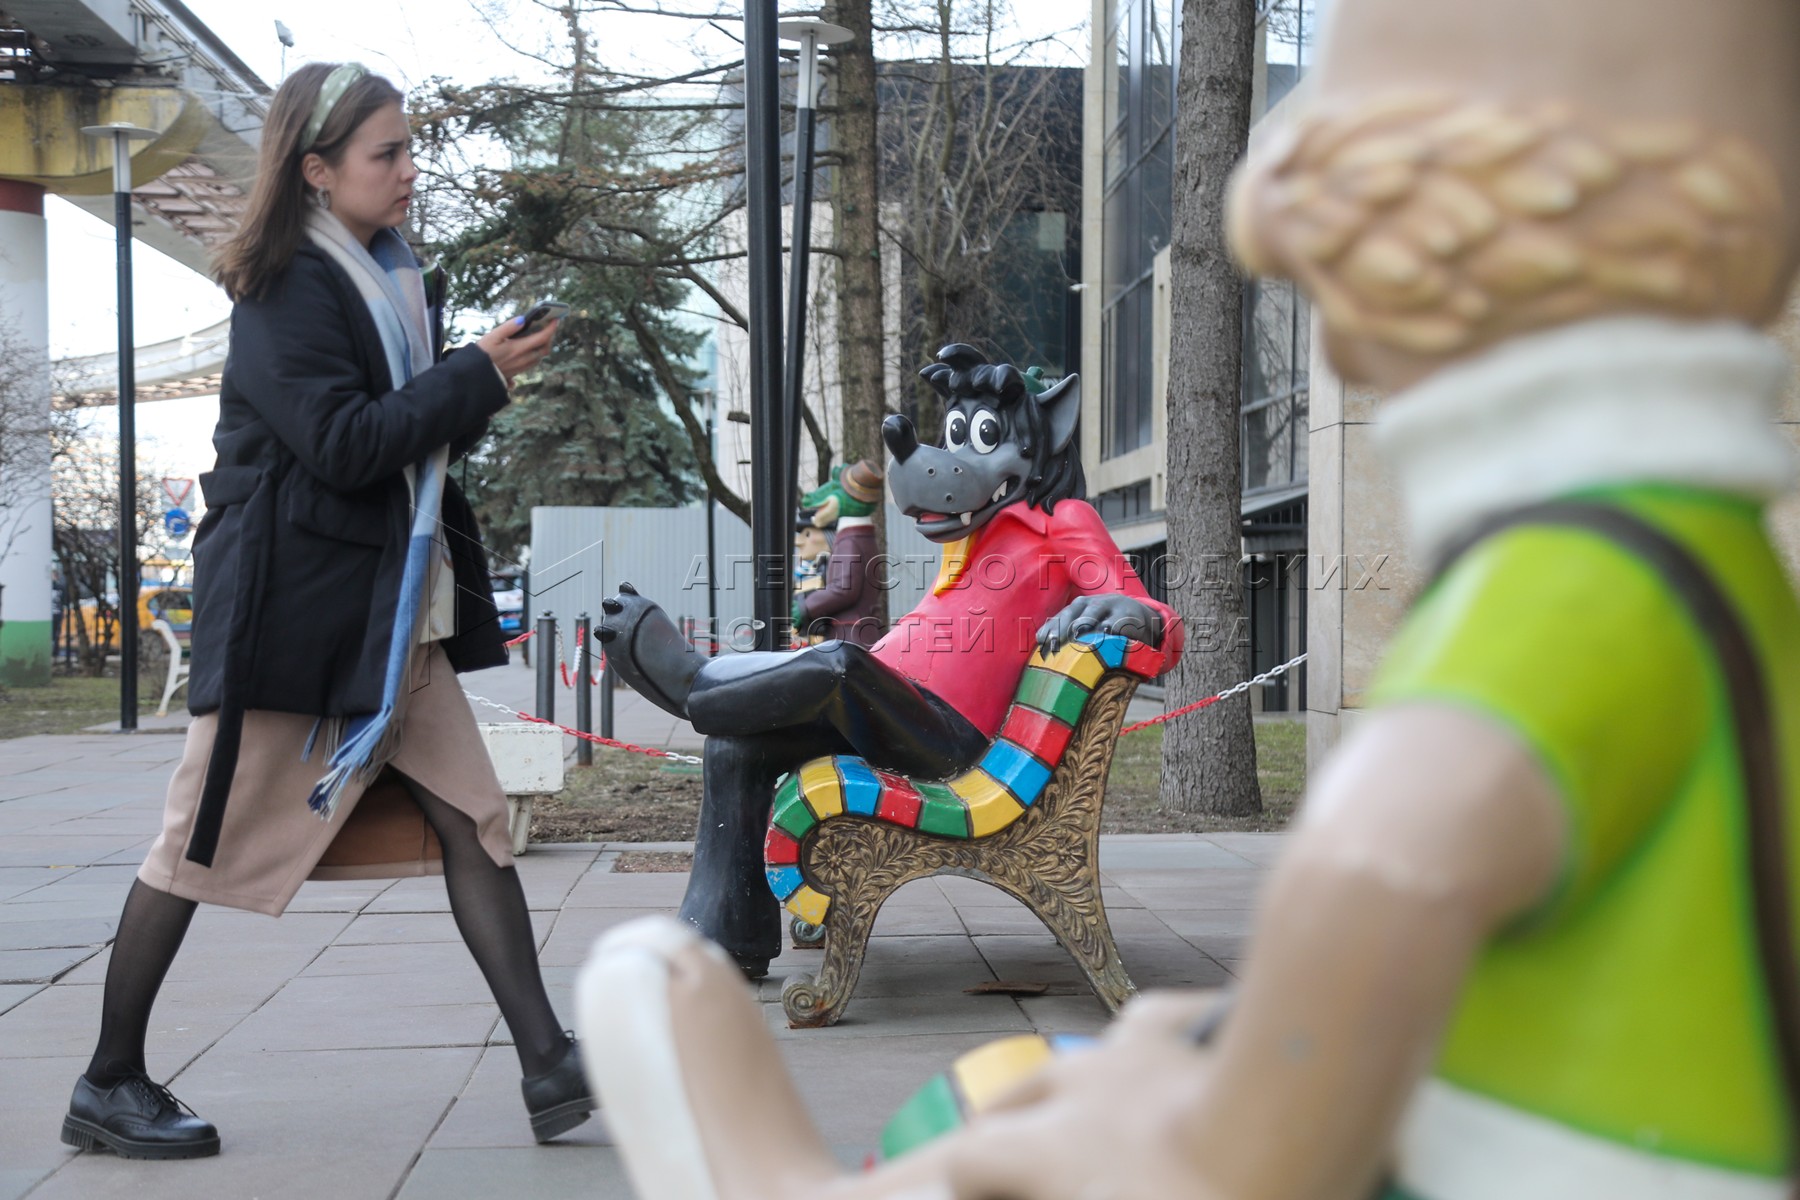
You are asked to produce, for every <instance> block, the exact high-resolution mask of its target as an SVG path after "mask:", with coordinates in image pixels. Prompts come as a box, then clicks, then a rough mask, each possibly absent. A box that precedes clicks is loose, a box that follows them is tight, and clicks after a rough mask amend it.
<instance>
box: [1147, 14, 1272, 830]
mask: <svg viewBox="0 0 1800 1200" xmlns="http://www.w3.org/2000/svg"><path fill="white" fill-rule="evenodd" d="M1181 21H1182V32H1181V68H1180V78H1179V79H1178V81H1177V85H1176V97H1177V103H1176V117H1175V212H1174V223H1173V229H1172V233H1171V240H1170V263H1169V270H1170V274H1169V293H1170V300H1169V303H1170V322H1169V325H1170V331H1171V333H1170V339H1169V396H1168V414H1169V416H1168V495H1167V511H1168V523H1169V554H1170V557H1171V559H1172V560H1173V561H1174V562H1175V563H1177V564H1180V565H1181V570H1180V572H1179V576H1180V581H1181V586H1180V587H1179V588H1178V589H1177V588H1175V587H1173V586H1172V587H1171V594H1170V596H1169V600H1170V602H1171V603H1172V604H1173V605H1174V607H1175V609H1176V611H1177V612H1178V613H1179V614H1180V616H1181V618H1182V620H1183V622H1184V623H1185V625H1186V627H1187V652H1186V654H1184V655H1183V657H1182V660H1181V663H1180V665H1179V666H1178V667H1177V668H1176V669H1175V672H1174V674H1173V676H1172V678H1171V685H1170V689H1169V704H1170V706H1171V707H1178V706H1180V705H1182V704H1186V703H1189V702H1191V701H1194V700H1197V699H1200V698H1201V697H1203V696H1210V695H1212V694H1213V693H1215V692H1219V691H1222V690H1224V689H1225V688H1226V687H1227V686H1229V685H1230V684H1231V683H1233V682H1235V681H1236V680H1237V679H1240V678H1242V677H1243V672H1244V671H1245V669H1246V668H1247V667H1248V666H1249V661H1250V655H1249V645H1248V642H1247V640H1245V639H1242V638H1240V636H1239V630H1240V629H1241V628H1242V624H1243V622H1242V618H1243V611H1244V600H1243V593H1242V589H1241V588H1240V587H1239V584H1238V576H1237V563H1238V561H1239V559H1240V557H1241V554H1242V546H1243V533H1242V528H1241V523H1240V519H1239V516H1238V513H1239V506H1240V503H1241V497H1242V494H1243V482H1242V471H1243V467H1242V463H1241V461H1240V456H1239V445H1238V440H1239V428H1238V408H1239V403H1240V396H1241V386H1242V354H1243V280H1242V278H1241V276H1239V274H1238V272H1237V268H1236V267H1235V266H1234V265H1233V264H1232V261H1231V256H1230V254H1229V252H1228V251H1227V250H1226V246H1225V219H1224V213H1225V185H1226V181H1227V179H1228V178H1229V176H1230V174H1231V169H1232V167H1233V166H1234V165H1235V164H1236V162H1237V160H1238V158H1239V156H1240V155H1241V154H1242V153H1243V149H1244V145H1245V142H1246V141H1247V140H1248V138H1249V133H1250V84H1251V73H1252V70H1253V66H1254V53H1255V40H1254V39H1255V35H1256V13H1255V9H1254V7H1253V6H1252V5H1250V4H1249V3H1247V2H1245V0H1186V2H1185V3H1184V4H1183V6H1182V15H1181ZM1203 564H1220V565H1222V566H1223V568H1224V569H1223V570H1203V569H1202V566H1203ZM1218 709H1219V710H1220V711H1215V712H1213V714H1212V715H1211V716H1210V717H1209V718H1208V719H1206V720H1203V721H1176V722H1172V723H1170V725H1169V726H1168V729H1167V732H1166V733H1165V734H1164V735H1163V776H1162V789H1163V791H1162V794H1163V803H1164V804H1165V805H1166V806H1167V807H1169V808H1175V809H1181V810H1183V811H1187V812H1206V813H1216V814H1220V815H1230V816H1239V815H1244V814H1249V813H1257V812H1260V811H1262V792H1261V789H1260V788H1259V787H1258V785H1257V780H1256V741H1255V737H1254V733H1253V730H1252V728H1251V724H1250V705H1249V700H1248V697H1245V698H1243V699H1238V700H1232V701H1227V702H1226V703H1224V704H1222V705H1219V706H1218Z"/></svg>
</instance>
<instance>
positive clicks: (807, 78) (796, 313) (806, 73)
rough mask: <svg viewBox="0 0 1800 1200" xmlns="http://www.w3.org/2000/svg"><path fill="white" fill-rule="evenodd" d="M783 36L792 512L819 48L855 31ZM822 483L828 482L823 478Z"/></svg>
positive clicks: (813, 29)
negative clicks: (790, 73)
mask: <svg viewBox="0 0 1800 1200" xmlns="http://www.w3.org/2000/svg"><path fill="white" fill-rule="evenodd" d="M780 32H781V36H782V38H783V40H785V41H790V42H795V41H797V42H799V43H800V63H799V66H800V71H799V77H798V79H797V80H796V81H795V84H796V86H795V89H794V242H793V248H792V250H791V251H790V253H789V260H788V261H789V267H788V327H787V358H786V359H785V360H784V362H783V370H782V377H781V383H782V407H783V408H784V409H785V410H786V417H787V422H788V443H787V462H786V464H785V465H784V467H783V468H782V473H781V478H782V484H783V490H784V492H785V495H786V499H785V503H784V504H783V508H784V509H785V510H786V511H787V512H789V513H790V514H791V513H792V512H793V510H794V508H795V506H796V505H797V504H798V502H799V492H800V424H801V419H800V388H801V382H800V381H801V378H802V375H801V369H802V368H803V367H804V366H805V365H806V294H807V286H806V283H807V271H808V267H809V265H810V263H811V257H812V196H813V130H814V128H815V123H816V120H817V118H816V114H815V107H816V106H817V104H818V100H819V47H820V46H835V45H837V44H839V43H840V42H847V41H849V40H850V39H851V38H852V37H853V36H855V35H854V34H852V33H851V32H850V31H849V30H848V29H845V28H844V27H843V26H841V25H832V24H829V23H827V22H825V21H783V22H782V23H781V29H780ZM820 482H821V483H823V482H824V480H820Z"/></svg>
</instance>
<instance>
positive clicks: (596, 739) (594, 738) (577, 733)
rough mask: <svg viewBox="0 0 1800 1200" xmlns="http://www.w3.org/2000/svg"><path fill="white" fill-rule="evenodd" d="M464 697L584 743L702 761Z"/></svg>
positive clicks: (469, 694)
mask: <svg viewBox="0 0 1800 1200" xmlns="http://www.w3.org/2000/svg"><path fill="white" fill-rule="evenodd" d="M463 695H465V696H467V697H468V698H469V699H470V700H472V701H474V702H475V703H476V704H480V705H482V706H484V707H486V708H491V709H493V710H495V711H496V712H503V713H505V714H507V715H508V716H511V717H517V718H519V720H521V721H530V722H531V723H532V724H533V725H548V726H550V727H551V728H553V729H560V730H562V731H563V732H564V733H566V734H568V735H569V736H570V737H577V738H580V739H581V740H582V741H584V742H592V743H594V744H595V745H596V746H610V747H611V748H613V749H614V750H629V751H631V752H632V753H633V754H646V755H649V756H650V757H651V758H666V759H669V760H671V761H673V762H683V763H692V764H694V765H696V766H698V765H699V764H700V762H701V761H702V760H701V758H700V756H699V755H698V754H678V753H676V752H675V751H673V750H658V749H656V748H655V747H654V746H636V745H633V744H632V743H630V742H621V741H619V740H618V739H617V738H609V737H601V736H600V735H599V734H597V733H583V732H581V730H579V729H571V728H569V727H568V726H567V725H558V724H557V723H556V722H555V721H546V720H545V719H544V718H542V717H534V716H532V715H531V714H530V713H527V712H520V711H519V710H518V709H516V708H508V707H507V706H506V705H504V704H501V703H500V702H499V701H497V700H489V699H488V698H487V697H486V696H477V695H476V694H475V693H474V692H471V691H469V690H468V689H467V688H464V689H463Z"/></svg>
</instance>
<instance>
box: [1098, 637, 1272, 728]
mask: <svg viewBox="0 0 1800 1200" xmlns="http://www.w3.org/2000/svg"><path fill="white" fill-rule="evenodd" d="M1305 661H1306V655H1304V654H1296V655H1295V656H1294V657H1293V658H1290V659H1288V660H1287V661H1286V662H1284V663H1282V664H1281V665H1280V666H1278V667H1270V668H1269V669H1268V670H1267V671H1264V672H1263V673H1262V674H1261V675H1256V676H1253V677H1251V678H1249V679H1246V680H1244V682H1242V683H1237V684H1233V685H1232V686H1230V687H1228V688H1226V689H1225V690H1224V691H1222V692H1220V693H1219V694H1218V695H1216V696H1208V697H1207V698H1206V699H1204V700H1196V701H1194V702H1193V703H1192V704H1185V705H1183V706H1182V707H1180V708H1178V709H1176V710H1175V711H1174V712H1166V713H1164V714H1162V715H1161V716H1160V717H1151V718H1150V719H1149V720H1148V721H1139V722H1138V723H1137V724H1135V725H1127V726H1126V727H1125V728H1123V729H1121V730H1119V736H1120V737H1124V736H1125V735H1126V734H1128V733H1136V732H1137V731H1138V730H1140V729H1148V728H1150V726H1152V725H1161V724H1162V723H1163V722H1164V721H1173V720H1174V719H1175V718H1176V717H1185V716H1186V715H1187V714H1189V713H1191V712H1199V711H1200V710H1201V709H1203V708H1210V707H1211V706H1212V705H1214V704H1217V703H1218V702H1219V701H1221V700H1229V699H1231V698H1232V697H1233V696H1236V695H1239V694H1240V693H1243V692H1247V691H1249V690H1250V689H1251V688H1253V687H1255V686H1256V685H1257V684H1259V683H1267V682H1269V680H1271V679H1274V678H1275V677H1276V676H1278V675H1285V674H1286V673H1287V672H1289V671H1291V670H1293V669H1294V668H1295V667H1297V666H1299V665H1300V664H1301V663H1303V662H1305Z"/></svg>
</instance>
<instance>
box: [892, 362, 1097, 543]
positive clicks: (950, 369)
mask: <svg viewBox="0 0 1800 1200" xmlns="http://www.w3.org/2000/svg"><path fill="white" fill-rule="evenodd" d="M919 376H920V377H921V378H922V379H924V380H926V381H927V382H929V383H930V384H931V386H932V387H933V388H935V389H936V390H937V394H938V395H940V396H942V397H943V398H944V399H945V400H946V401H948V402H950V403H955V402H956V401H958V400H978V401H982V400H984V401H987V402H988V403H989V405H990V406H991V407H992V408H993V409H994V411H995V412H996V413H998V414H999V415H1000V418H1001V420H1003V421H1004V422H1005V423H1006V436H1007V437H1008V438H1009V439H1011V440H1013V441H1016V442H1018V443H1019V449H1020V451H1021V452H1022V453H1023V454H1024V455H1025V456H1026V457H1027V458H1029V459H1031V474H1030V475H1029V476H1027V477H1026V480H1025V503H1026V504H1029V505H1030V506H1031V507H1033V508H1041V509H1043V510H1044V511H1045V512H1054V511H1055V510H1056V502H1057V501H1058V500H1085V499H1087V476H1086V475H1085V474H1083V473H1082V470H1081V438H1080V437H1079V435H1074V436H1071V437H1070V438H1069V444H1068V445H1067V446H1064V447H1063V448H1062V450H1061V452H1060V453H1057V452H1052V450H1051V449H1050V441H1051V433H1050V414H1049V413H1047V412H1045V411H1044V409H1043V406H1041V405H1040V404H1038V402H1037V398H1036V397H1035V396H1034V395H1032V392H1031V389H1030V387H1028V386H1027V385H1026V382H1025V376H1024V374H1023V373H1021V372H1020V370H1019V369H1018V368H1017V367H1015V366H1013V365H1012V364H1011V363H991V362H989V361H988V360H987V355H985V354H983V353H982V352H981V351H979V350H977V349H975V347H973V346H968V345H964V344H963V343H962V342H955V343H952V344H951V345H948V346H945V347H944V348H943V349H942V350H939V351H938V360H937V361H936V362H934V363H932V364H931V365H930V366H928V367H926V368H924V369H923V370H921V371H920V372H919Z"/></svg>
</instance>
